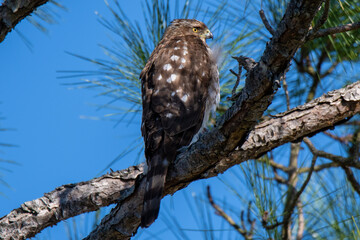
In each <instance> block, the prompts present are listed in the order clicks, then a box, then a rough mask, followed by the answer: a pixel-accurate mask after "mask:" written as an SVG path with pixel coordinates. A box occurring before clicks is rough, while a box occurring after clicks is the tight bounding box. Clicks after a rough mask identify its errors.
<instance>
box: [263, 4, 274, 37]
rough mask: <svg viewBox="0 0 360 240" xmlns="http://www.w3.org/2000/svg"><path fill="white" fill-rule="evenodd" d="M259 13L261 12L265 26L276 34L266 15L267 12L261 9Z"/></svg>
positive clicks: (272, 33) (271, 32)
mask: <svg viewBox="0 0 360 240" xmlns="http://www.w3.org/2000/svg"><path fill="white" fill-rule="evenodd" d="M259 14H260V17H261V20H262V22H263V24H264V26H265V28H266V29H267V30H268V31H269V33H270V34H271V35H272V36H274V35H275V30H274V29H273V28H272V27H271V25H270V23H269V21H268V20H267V18H266V16H265V13H264V10H262V9H261V10H260V11H259Z"/></svg>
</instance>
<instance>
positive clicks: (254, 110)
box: [0, 0, 360, 239]
mask: <svg viewBox="0 0 360 240" xmlns="http://www.w3.org/2000/svg"><path fill="white" fill-rule="evenodd" d="M6 2H8V1H6ZM25 2H28V1H25ZM32 2H41V1H32ZM43 2H46V1H43ZM322 2H323V0H313V1H310V0H302V1H301V0H292V1H290V2H289V4H288V7H287V10H286V12H285V15H284V17H283V19H282V21H281V22H280V23H279V25H278V27H277V29H276V30H275V34H274V36H273V38H272V39H271V40H270V41H269V42H268V43H267V46H266V49H265V51H264V53H263V56H262V57H261V60H260V61H259V62H258V63H257V64H256V65H255V66H254V67H253V68H252V69H250V71H249V72H248V75H247V79H246V83H245V87H244V89H243V90H242V91H241V92H240V94H239V98H238V99H237V101H236V102H235V103H234V105H233V106H232V107H231V108H230V109H229V110H228V111H226V112H225V114H224V115H223V117H222V118H221V119H219V121H218V126H216V127H215V128H214V129H213V130H211V131H209V132H208V133H207V134H205V135H203V136H201V137H200V139H199V141H198V142H196V143H194V144H193V145H191V146H190V147H188V148H184V149H182V150H181V152H180V154H179V155H178V157H177V159H176V161H175V162H174V163H173V164H172V165H171V166H170V169H169V172H168V176H167V182H166V186H165V192H164V195H167V194H173V193H175V192H176V191H178V190H179V189H182V188H184V187H186V186H187V185H188V184H190V183H191V182H193V181H196V180H198V179H204V178H209V177H213V176H216V175H218V174H220V173H223V172H224V171H225V170H227V169H228V168H230V167H232V166H234V165H236V164H239V163H241V162H244V161H246V160H249V159H254V158H257V157H259V156H261V155H263V154H264V153H266V152H268V151H270V150H272V149H274V148H276V147H278V146H280V145H282V144H285V143H288V142H292V141H297V140H300V139H301V138H303V137H305V136H312V135H314V134H316V133H318V132H320V131H324V130H326V129H328V128H332V127H333V126H335V125H337V124H339V123H341V122H342V121H344V120H346V119H347V118H350V117H352V116H354V115H355V114H358V113H360V82H356V83H354V84H352V85H349V86H348V87H346V88H343V89H339V90H336V91H332V92H329V93H327V94H326V95H324V96H322V97H320V98H318V99H315V100H313V101H311V102H309V103H307V104H305V105H302V106H299V107H297V108H294V109H292V110H290V111H287V112H285V113H283V114H279V115H277V116H275V117H274V118H273V119H270V120H266V121H264V122H262V123H259V124H258V120H259V119H260V117H261V116H262V114H263V112H264V111H265V110H266V109H267V108H268V106H269V105H270V103H271V101H272V98H273V95H274V94H275V92H276V89H277V87H278V84H279V83H280V79H281V78H282V76H284V75H285V73H286V72H287V70H288V67H289V65H290V61H291V59H292V58H293V56H294V54H295V52H296V51H297V49H298V48H300V47H301V46H302V45H303V44H304V42H305V39H306V36H307V34H308V32H309V29H310V23H311V21H312V20H313V19H314V17H315V14H316V12H317V11H318V9H319V6H320V4H321V3H322ZM2 7H3V6H2ZM0 10H2V9H0ZM1 16H2V15H0V17H1ZM0 20H1V19H0ZM3 23H4V21H0V24H3ZM0 27H1V28H0V30H1V31H0V37H1V36H2V35H1V34H2V31H3V30H2V26H0ZM5 35H6V34H5ZM1 40H2V39H1V38H0V41H1ZM142 176H143V175H142V167H141V166H136V167H131V168H129V169H126V170H123V171H119V172H113V173H111V174H107V175H104V176H103V177H101V178H97V179H93V180H91V181H89V182H83V183H79V184H71V185H64V186H62V187H60V188H57V189H56V190H54V191H53V192H51V193H48V194H45V196H44V197H42V198H40V199H36V200H34V201H31V202H27V203H24V204H23V205H22V206H21V207H20V208H18V209H15V210H13V211H12V212H11V213H10V214H8V215H7V216H4V217H3V218H1V219H0V234H1V235H0V236H1V237H3V238H4V239H24V238H27V237H32V236H34V235H35V234H36V233H38V232H40V231H41V230H42V229H44V228H46V227H48V226H52V225H54V224H56V223H57V222H60V221H62V220H64V219H67V218H69V217H72V216H76V215H79V214H81V213H84V212H88V211H94V210H97V209H98V208H100V207H102V206H107V205H109V204H111V203H114V202H117V203H118V204H117V206H116V207H115V208H113V209H112V210H111V212H110V214H108V215H107V216H106V217H105V218H104V219H103V220H102V222H101V223H100V225H99V226H98V227H97V228H96V229H95V230H94V231H93V232H92V233H91V234H90V235H89V236H88V237H87V238H86V239H129V238H130V237H131V236H132V235H133V234H135V233H136V231H137V229H138V227H139V224H140V216H141V209H142V202H143V193H144V185H145V181H143V178H142Z"/></svg>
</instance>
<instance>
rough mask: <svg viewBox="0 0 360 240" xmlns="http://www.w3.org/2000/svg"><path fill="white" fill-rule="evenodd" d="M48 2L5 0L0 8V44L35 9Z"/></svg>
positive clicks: (40, 0) (41, 0) (39, 0)
mask: <svg viewBox="0 0 360 240" xmlns="http://www.w3.org/2000/svg"><path fill="white" fill-rule="evenodd" d="M48 1H49V0H6V1H5V2H4V3H3V4H2V5H1V6H0V43H1V42H2V41H4V39H5V37H6V35H7V34H8V33H9V32H11V30H12V29H13V28H14V27H15V26H16V24H18V23H19V22H20V21H21V20H22V19H24V18H25V17H26V16H28V15H30V14H31V13H32V12H33V11H34V10H35V9H36V8H37V7H39V6H41V5H43V4H45V3H47V2H48Z"/></svg>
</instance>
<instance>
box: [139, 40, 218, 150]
mask: <svg viewBox="0 0 360 240" xmlns="http://www.w3.org/2000/svg"><path fill="white" fill-rule="evenodd" d="M159 46H160V49H159V51H158V54H155V55H153V56H152V59H150V60H152V61H151V64H149V67H148V69H147V70H148V71H145V72H143V73H142V75H141V76H142V81H143V86H145V89H143V125H142V132H143V136H144V137H145V138H146V139H145V145H147V146H146V152H147V154H148V153H150V152H153V151H156V149H157V148H158V147H159V145H158V144H159V142H161V139H159V137H160V135H162V134H160V132H162V131H163V132H164V133H163V134H166V135H167V136H169V138H171V140H172V144H175V145H176V147H177V148H179V147H181V146H184V145H188V144H189V143H190V141H191V139H192V137H193V136H194V135H195V134H196V133H197V131H198V130H199V128H200V127H201V124H202V120H203V115H204V111H205V103H206V98H207V94H208V88H209V84H210V79H211V76H210V75H211V72H210V69H211V67H210V66H208V65H210V64H211V61H210V56H209V55H208V52H207V49H206V46H205V45H204V44H203V42H202V41H201V40H200V39H198V38H196V37H194V36H187V37H185V38H182V39H173V40H172V41H170V42H168V43H161V44H160V45H159ZM190 49H191V50H190ZM156 50H157V49H156ZM156 50H155V51H156ZM144 70H145V69H144ZM146 135H147V136H146ZM161 137H163V136H161ZM161 137H160V138H161Z"/></svg>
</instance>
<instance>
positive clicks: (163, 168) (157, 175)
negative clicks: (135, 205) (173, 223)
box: [141, 155, 169, 228]
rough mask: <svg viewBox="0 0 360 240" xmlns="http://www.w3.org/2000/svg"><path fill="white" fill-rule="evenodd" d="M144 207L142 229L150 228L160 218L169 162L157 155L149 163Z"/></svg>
mask: <svg viewBox="0 0 360 240" xmlns="http://www.w3.org/2000/svg"><path fill="white" fill-rule="evenodd" d="M148 165H149V166H148V167H149V169H148V173H147V174H146V188H145V195H144V205H143V210H142V214H141V227H142V228H147V227H149V226H150V225H151V224H152V223H153V222H154V221H155V220H156V218H157V217H158V215H159V209H160V201H161V198H162V194H163V190H164V185H165V179H166V174H167V170H168V165H169V162H168V160H167V159H162V158H161V156H160V155H156V156H154V157H152V158H151V161H149V162H148Z"/></svg>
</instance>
